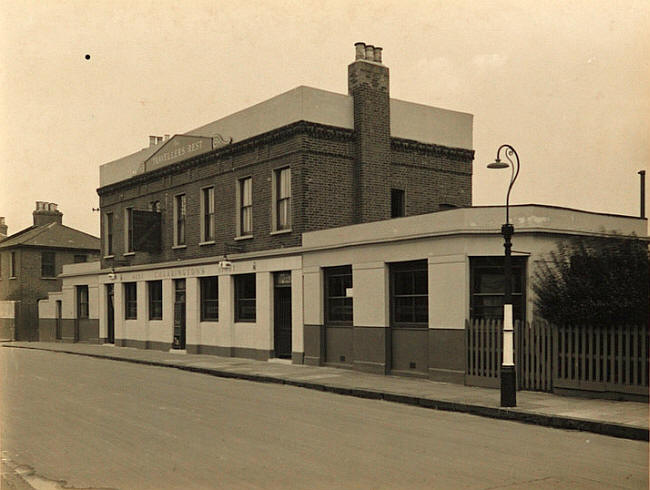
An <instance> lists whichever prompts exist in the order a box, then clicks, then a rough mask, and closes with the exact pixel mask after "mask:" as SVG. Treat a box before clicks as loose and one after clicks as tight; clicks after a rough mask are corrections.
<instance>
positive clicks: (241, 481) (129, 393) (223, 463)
mask: <svg viewBox="0 0 650 490" xmlns="http://www.w3.org/2000/svg"><path fill="white" fill-rule="evenodd" d="M0 369H1V371H0V376H1V377H0V380H1V381H0V423H1V424H2V432H1V440H0V442H1V448H2V455H3V457H4V458H7V459H8V460H10V461H11V462H12V464H22V465H29V466H31V467H33V469H34V471H35V472H36V474H38V475H40V476H42V477H45V478H49V479H52V480H63V481H65V482H66V483H67V485H69V486H71V487H75V488H87V487H92V488H119V489H150V488H151V489H168V488H170V489H171V488H179V489H192V488H228V489H231V488H232V489H237V488H271V489H275V488H309V489H319V488H327V489H331V488H386V489H389V488H390V489H409V488H440V489H446V488H450V489H452V488H453V489H458V488H473V489H495V488H508V489H520V488H521V489H523V488H533V489H538V488H607V489H612V488H645V489H647V488H648V444H647V443H644V442H638V441H630V440H625V439H617V438H613V437H606V436H600V435H595V434H591V433H582V432H575V431H564V430H558V429H551V428H546V427H538V426H533V425H526V424H521V423H517V422H508V421H500V420H493V419H487V418H481V417H476V416H471V415H465V414H458V413H450V412H442V411H436V410H429V409H424V408H419V407H412V406H406V405H400V404H394V403H390V402H385V401H377V400H365V399H360V398H354V397H346V396H340V395H335V394H332V393H321V392H318V391H313V390H306V389H301V388H296V387H290V386H283V385H275V384H263V383H253V382H248V381H241V380H230V379H221V378H216V377H212V376H207V375H204V374H198V373H188V372H183V371H180V370H177V369H171V368H161V367H151V366H142V365H135V364H129V363H123V362H117V361H111V360H105V359H93V358H88V357H81V356H74V355H69V354H62V353H52V352H43V351H35V350H23V349H13V348H6V347H0Z"/></svg>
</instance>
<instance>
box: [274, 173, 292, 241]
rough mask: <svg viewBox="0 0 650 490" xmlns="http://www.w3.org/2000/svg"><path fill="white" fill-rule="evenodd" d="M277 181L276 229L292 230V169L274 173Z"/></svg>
mask: <svg viewBox="0 0 650 490" xmlns="http://www.w3.org/2000/svg"><path fill="white" fill-rule="evenodd" d="M274 181H275V189H274V190H275V229H276V230H288V229H290V228H291V169H290V168H288V167H287V168H282V169H279V170H276V171H275V172H274Z"/></svg>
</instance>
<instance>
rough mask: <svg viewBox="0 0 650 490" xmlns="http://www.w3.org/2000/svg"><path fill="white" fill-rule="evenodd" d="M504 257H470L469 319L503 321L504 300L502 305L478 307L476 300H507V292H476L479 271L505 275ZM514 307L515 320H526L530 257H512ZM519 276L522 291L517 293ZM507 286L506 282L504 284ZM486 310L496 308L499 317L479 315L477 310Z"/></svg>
mask: <svg viewBox="0 0 650 490" xmlns="http://www.w3.org/2000/svg"><path fill="white" fill-rule="evenodd" d="M503 261H504V256H503V255H498V256H496V255H491V256H472V257H469V269H470V282H469V318H470V319H471V320H474V319H493V320H503V300H502V301H501V304H500V305H494V306H492V305H487V306H486V305H477V304H476V298H479V297H480V298H486V297H492V298H499V297H500V298H505V292H500V293H498V292H488V293H478V292H475V290H476V287H475V286H476V280H477V277H476V275H477V272H478V271H479V270H492V271H495V272H500V273H502V274H503V273H504V269H503ZM511 261H512V262H511V264H512V280H513V285H512V291H511V293H512V305H513V316H514V319H515V320H520V321H522V320H525V319H526V288H527V284H526V280H527V278H526V273H527V272H526V270H527V267H528V257H527V256H512V257H511ZM517 276H519V288H520V291H516V287H515V286H517ZM504 285H505V282H504ZM479 308H481V309H485V308H494V309H495V311H497V312H498V314H497V315H492V316H485V314H484V313H483V314H482V315H477V314H476V313H477V310H478V309H479Z"/></svg>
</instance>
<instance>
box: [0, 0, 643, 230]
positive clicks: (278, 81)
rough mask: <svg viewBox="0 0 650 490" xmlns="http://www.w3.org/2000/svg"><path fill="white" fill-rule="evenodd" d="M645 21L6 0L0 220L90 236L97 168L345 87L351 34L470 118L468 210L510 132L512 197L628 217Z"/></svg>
mask: <svg viewBox="0 0 650 490" xmlns="http://www.w3.org/2000/svg"><path fill="white" fill-rule="evenodd" d="M649 32H650V2H648V1H647V0H639V1H636V0H620V1H617V2H612V1H611V0H572V1H570V2H566V1H555V0H546V1H544V2H539V0H493V1H492V0H485V1H478V0H474V1H470V0H453V1H448V0H422V1H420V0H411V1H408V0H365V1H351V0H329V1H327V2H325V1H322V0H295V1H294V0H266V1H260V0H257V1H244V0H242V1H235V2H233V1H215V0H212V1H207V0H185V1H182V2H179V1H176V0H174V1H169V0H156V1H149V0H129V1H124V0H113V1H110V2H109V1H84V0H75V1H69V0H58V1H56V2H42V1H40V0H39V1H29V0H26V1H16V0H4V1H3V8H2V11H1V12H0V101H1V103H0V117H1V119H0V216H4V217H5V218H6V223H7V225H8V226H9V233H10V234H11V233H15V232H17V231H19V230H21V229H23V228H25V227H27V226H30V225H31V224H32V215H31V212H32V211H33V209H34V203H35V201H48V202H55V203H57V204H58V205H59V209H60V210H61V211H62V212H63V213H64V217H63V222H64V224H66V225H68V226H71V227H73V228H78V229H80V230H82V231H85V232H87V233H91V234H94V235H97V236H98V235H99V213H98V212H97V211H93V208H97V207H98V206H99V199H98V196H97V193H96V189H97V187H98V186H99V166H100V165H101V164H103V163H106V162H109V161H112V160H115V159H118V158H120V157H122V156H126V155H127V154H130V153H133V152H135V151H138V150H140V149H141V148H144V147H146V146H148V136H149V135H164V134H171V135H174V134H179V133H184V132H186V131H189V130H191V129H194V128H196V127H199V126H201V125H203V124H206V123H208V122H211V121H214V120H216V119H219V118H221V117H224V116H227V115H228V114H231V113H233V112H235V111H238V110H241V109H244V108H246V107H248V106H250V105H252V104H255V103H257V102H261V101H263V100H265V99H268V98H270V97H273V96H275V95H278V94H280V93H282V92H285V91H287V90H290V89H292V88H294V87H297V86H299V85H308V86H311V87H316V88H320V89H324V90H330V91H333V92H338V93H347V66H348V64H350V63H351V62H352V61H353V60H354V43H355V42H357V41H362V42H366V43H368V44H373V45H375V46H381V47H382V48H384V49H383V62H384V64H385V65H387V66H388V67H389V69H390V91H391V97H394V98H397V99H402V100H407V101H411V102H416V103H420V104H426V105H432V106H437V107H442V108H445V109H451V110H456V111H461V112H468V113H471V114H473V115H474V150H475V160H474V167H473V204H474V205H493V204H503V203H504V201H505V194H506V188H507V185H508V183H509V177H510V174H509V171H507V170H506V171H503V170H502V171H496V170H488V169H487V168H486V165H487V163H489V162H491V161H492V160H494V158H495V156H496V150H497V148H498V147H499V146H500V145H501V144H503V143H507V144H510V145H512V146H513V147H514V148H515V149H516V150H517V153H518V154H519V157H520V163H521V172H520V175H519V178H518V180H517V182H516V183H515V186H514V188H513V191H512V194H511V203H513V204H518V203H519V204H524V203H538V204H548V205H555V206H565V207H571V208H577V209H584V210H589V211H597V212H606V213H614V214H626V215H634V216H638V214H639V207H640V206H639V203H640V198H639V175H638V174H637V172H638V171H639V170H642V169H646V170H647V169H648V166H649V165H648V162H649V161H650V158H649V157H650V144H649V139H650V138H649V137H650V118H649V117H648V116H650V56H649V54H650V34H648V33H649ZM86 55H90V59H86ZM646 208H648V205H647V204H646Z"/></svg>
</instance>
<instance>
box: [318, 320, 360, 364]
mask: <svg viewBox="0 0 650 490" xmlns="http://www.w3.org/2000/svg"><path fill="white" fill-rule="evenodd" d="M353 337H354V332H353V328H352V326H330V325H325V363H326V364H329V365H342V366H345V367H351V366H352V362H353V361H354V347H353Z"/></svg>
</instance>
